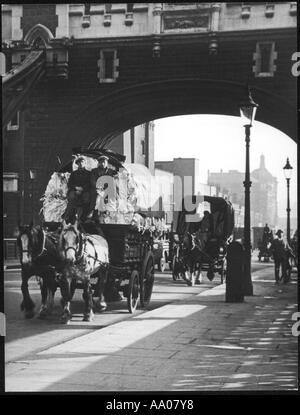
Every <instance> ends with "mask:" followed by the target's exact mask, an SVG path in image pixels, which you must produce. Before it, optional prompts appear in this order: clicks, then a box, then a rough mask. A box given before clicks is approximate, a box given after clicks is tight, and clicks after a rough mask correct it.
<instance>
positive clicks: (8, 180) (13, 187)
mask: <svg viewBox="0 0 300 415" xmlns="http://www.w3.org/2000/svg"><path fill="white" fill-rule="evenodd" d="M18 179H19V175H18V173H3V192H17V191H18Z"/></svg>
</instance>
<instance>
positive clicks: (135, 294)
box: [127, 270, 139, 314]
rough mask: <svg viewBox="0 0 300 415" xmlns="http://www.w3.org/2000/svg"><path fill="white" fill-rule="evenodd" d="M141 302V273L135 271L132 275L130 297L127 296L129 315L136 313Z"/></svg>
mask: <svg viewBox="0 0 300 415" xmlns="http://www.w3.org/2000/svg"><path fill="white" fill-rule="evenodd" d="M138 301H139V273H138V272H137V271H136V270H134V271H132V273H131V275H130V280H129V286H128V296H127V307H128V311H129V313H131V314H132V313H134V312H135V310H136V307H137V304H138Z"/></svg>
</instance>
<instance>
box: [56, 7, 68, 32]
mask: <svg viewBox="0 0 300 415" xmlns="http://www.w3.org/2000/svg"><path fill="white" fill-rule="evenodd" d="M56 14H57V17H58V26H57V28H56V33H55V37H56V38H62V37H69V4H57V5H56Z"/></svg>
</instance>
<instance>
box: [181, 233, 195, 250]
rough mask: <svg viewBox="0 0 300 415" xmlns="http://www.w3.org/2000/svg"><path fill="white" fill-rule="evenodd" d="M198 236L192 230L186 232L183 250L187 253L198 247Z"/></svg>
mask: <svg viewBox="0 0 300 415" xmlns="http://www.w3.org/2000/svg"><path fill="white" fill-rule="evenodd" d="M195 239H196V236H195V235H194V234H192V233H190V232H186V233H185V234H184V237H183V240H182V246H183V251H184V253H185V254H189V253H190V252H191V251H193V249H195V247H196V242H195Z"/></svg>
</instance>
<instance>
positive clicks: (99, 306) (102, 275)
mask: <svg viewBox="0 0 300 415" xmlns="http://www.w3.org/2000/svg"><path fill="white" fill-rule="evenodd" d="M107 274H108V271H107V270H105V271H104V272H101V271H99V273H98V282H97V287H96V290H97V292H96V297H98V300H97V301H96V303H95V308H96V310H97V311H98V312H100V313H101V312H103V311H105V310H106V309H107V303H106V301H105V297H104V291H105V285H106V282H107Z"/></svg>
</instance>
